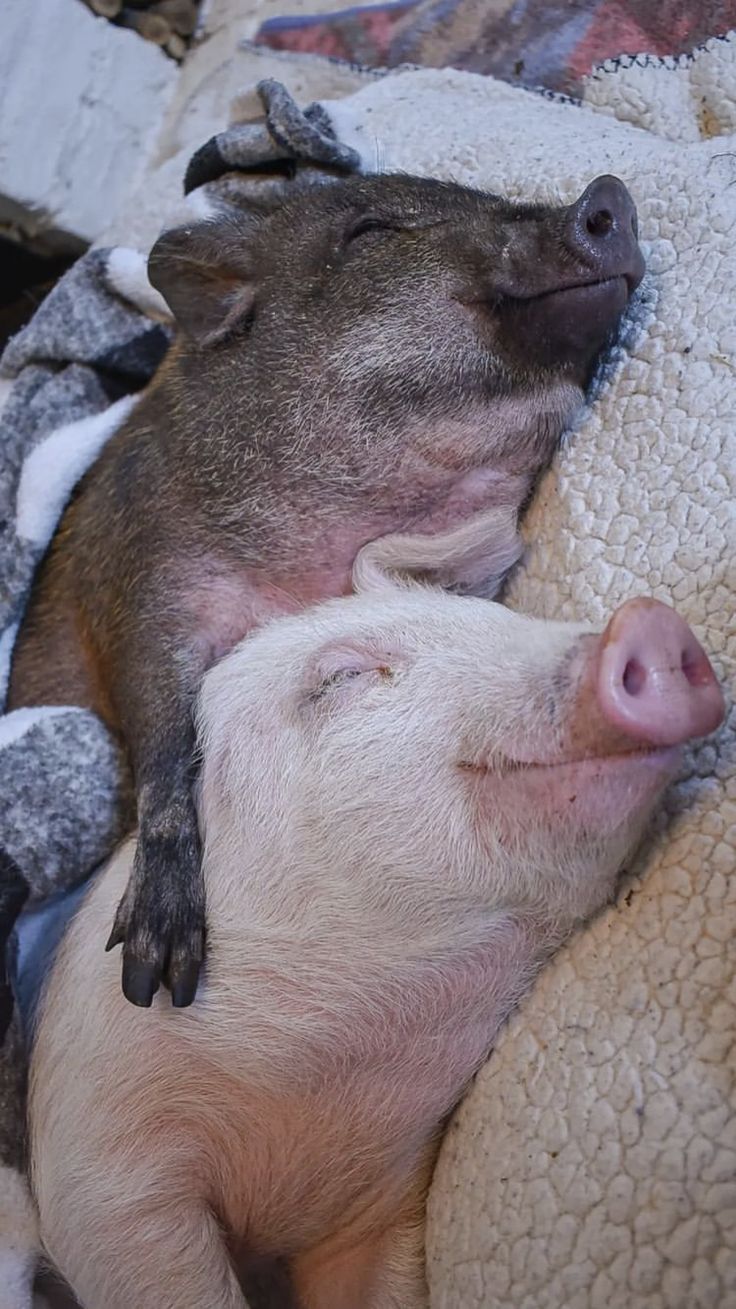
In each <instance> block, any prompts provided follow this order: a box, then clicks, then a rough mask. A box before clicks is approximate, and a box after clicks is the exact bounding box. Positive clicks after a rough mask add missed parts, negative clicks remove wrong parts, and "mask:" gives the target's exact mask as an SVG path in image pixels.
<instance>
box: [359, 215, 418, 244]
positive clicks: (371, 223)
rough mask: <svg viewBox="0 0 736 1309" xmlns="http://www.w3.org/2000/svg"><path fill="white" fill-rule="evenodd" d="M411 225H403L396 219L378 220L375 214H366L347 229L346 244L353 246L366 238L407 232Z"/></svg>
mask: <svg viewBox="0 0 736 1309" xmlns="http://www.w3.org/2000/svg"><path fill="white" fill-rule="evenodd" d="M408 229H409V224H403V223H402V222H401V221H400V220H399V219H396V218H378V217H377V216H376V215H375V214H364V215H363V216H362V217H361V218H358V219H356V221H355V222H354V223H352V224H351V226H350V227H349V228H348V229H347V231H346V233H345V237H344V244H345V245H346V246H347V245H351V244H352V242H353V241H359V240H360V238H361V237H365V236H385V235H390V234H392V233H397V232H406V231H407V230H408Z"/></svg>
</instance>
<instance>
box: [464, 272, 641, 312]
mask: <svg viewBox="0 0 736 1309" xmlns="http://www.w3.org/2000/svg"><path fill="white" fill-rule="evenodd" d="M620 282H625V284H626V296H627V299H628V297H629V296H630V295H631V294H632V293H633V291H634V290H635V289H636V286H637V285H638V281H637V279H636V278H635V277H634V276H632V275H631V274H629V273H626V272H621V273H611V274H610V276H609V277H591V278H590V279H589V280H588V281H581V282H569V283H567V284H566V285H564V286H553V287H550V288H549V290H547V291H536V292H534V293H533V294H532V295H510V294H509V293H508V292H504V291H499V292H498V294H497V295H496V296H495V297H488V296H474V297H472V298H470V297H468V298H466V297H458V299H459V300H460V303H461V304H464V305H466V306H467V307H468V308H475V309H489V308H491V309H495V310H503V309H507V310H511V309H514V308H520V307H529V306H530V305H535V304H543V303H544V302H545V301H547V300H554V298H555V297H556V296H570V297H571V298H572V297H574V295H575V293H576V292H585V291H596V290H598V289H602V288H606V287H613V286H615V285H616V284H617V283H620Z"/></svg>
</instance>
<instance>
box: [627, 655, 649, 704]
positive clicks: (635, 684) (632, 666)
mask: <svg viewBox="0 0 736 1309" xmlns="http://www.w3.org/2000/svg"><path fill="white" fill-rule="evenodd" d="M622 680H623V684H624V691H625V692H626V694H627V695H640V694H641V692H642V691H643V690H644V683H645V682H646V680H647V675H646V672H645V670H644V668H643V666H642V665H641V664H640V663H639V661H638V659H629V662H628V663H627V665H626V667H625V668H624V675H623V679H622Z"/></svg>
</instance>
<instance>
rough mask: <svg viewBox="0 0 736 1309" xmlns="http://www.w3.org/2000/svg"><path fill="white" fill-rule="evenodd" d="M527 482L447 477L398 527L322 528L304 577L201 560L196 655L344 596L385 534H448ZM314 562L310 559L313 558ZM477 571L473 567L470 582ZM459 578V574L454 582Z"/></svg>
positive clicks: (194, 576) (491, 476)
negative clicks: (357, 565)
mask: <svg viewBox="0 0 736 1309" xmlns="http://www.w3.org/2000/svg"><path fill="white" fill-rule="evenodd" d="M528 484H529V478H528V477H526V476H515V475H511V474H506V473H501V472H499V471H498V470H496V469H488V468H474V469H471V470H470V472H467V473H463V474H461V475H460V476H457V475H455V476H453V477H451V478H448V477H447V476H445V477H444V478H443V480H442V483H441V486H440V487H439V488H438V487H436V486H435V488H434V492H435V497H434V498H435V500H436V503H435V504H434V505H433V507H431V508H430V509H426V507H425V508H423V510H422V512H421V513H420V514H418V515H417V516H415V517H413V518H410V519H407V520H404V521H403V522H401V523H399V524H395V523H387V522H386V521H385V520H380V519H375V520H373V521H371V520H369V519H363V520H362V521H358V522H356V523H353V524H350V525H348V524H345V525H340V526H339V527H332V528H327V530H326V531H325V532H324V533H323V534H322V535H321V536H320V540H319V543H318V544H309V543H306V542H305V546H304V557H303V561H302V570H300V571H295V572H293V573H291V574H290V575H288V576H283V575H279V574H272V573H269V572H268V571H266V570H262V571H261V570H256V569H254V568H248V567H240V568H234V567H232V566H231V565H227V564H225V563H224V562H223V561H222V560H221V559H220V558H217V557H215V556H212V557H210V558H200V560H199V562H198V567H197V569H196V572H195V571H194V570H191V571H190V574H189V580H188V585H187V587H186V592H185V596H186V598H185V604H186V608H187V611H188V613H189V615H190V617H191V620H192V624H193V630H194V631H195V633H197V636H196V643H195V644H196V648H197V649H200V650H202V651H203V652H204V655H205V659H206V662H207V664H210V663H213V662H215V661H216V660H217V659H220V658H221V657H222V656H223V655H224V654H226V653H227V651H228V650H231V649H232V648H233V646H235V645H237V643H238V641H240V640H242V639H243V637H245V636H246V635H247V634H248V632H251V631H253V630H254V629H255V628H256V627H260V626H261V625H262V624H263V623H265V622H268V621H269V619H271V618H275V617H277V616H278V615H281V614H293V613H297V612H298V610H300V609H302V608H305V607H306V606H307V605H310V604H315V603H317V602H318V601H320V600H325V599H329V598H330V597H332V596H341V595H349V594H350V592H351V590H352V567H353V564H354V562H355V558H356V555H357V554H358V552H359V550H361V549H362V547H363V546H365V545H368V544H369V542H371V541H375V540H376V539H377V538H378V537H381V536H385V535H387V534H388V533H389V532H391V533H393V532H406V533H407V534H411V535H417V536H434V535H437V534H439V533H442V532H449V531H451V530H452V529H453V528H454V527H456V526H458V525H459V524H460V523H463V522H465V521H466V520H468V519H469V518H471V517H472V516H474V515H475V514H480V513H482V512H483V511H484V510H486V509H489V508H492V507H494V506H496V505H507V504H514V503H516V502H518V501H520V500H521V499H522V498H523V496H524V494H525V492H526V489H527V487H528ZM315 556H316V557H315ZM477 571H478V561H474V565H473V578H474V577H475V575H476V574H477ZM454 580H455V581H456V582H457V583H462V582H463V581H465V580H469V579H466V578H465V575H464V573H463V570H462V569H458V572H457V576H456V578H455V579H454Z"/></svg>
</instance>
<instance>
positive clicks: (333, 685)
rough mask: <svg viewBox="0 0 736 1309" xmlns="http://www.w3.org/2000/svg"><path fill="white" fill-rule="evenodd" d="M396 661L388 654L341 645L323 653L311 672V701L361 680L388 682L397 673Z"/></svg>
mask: <svg viewBox="0 0 736 1309" xmlns="http://www.w3.org/2000/svg"><path fill="white" fill-rule="evenodd" d="M396 664H397V659H396V656H395V655H392V654H389V653H388V652H387V651H380V652H379V651H375V650H371V649H370V648H369V647H368V646H361V645H357V644H356V645H352V644H347V643H345V642H340V643H338V644H335V645H330V646H327V647H326V648H325V649H324V650H322V651H320V653H319V655H318V656H317V658H316V659H315V661H314V664H313V665H312V667H311V668H310V670H309V675H308V679H307V680H308V686H307V692H308V697H309V699H310V700H311V701H316V700H321V699H322V698H323V697H324V696H326V695H328V694H329V693H332V692H336V691H339V690H341V689H343V688H345V687H348V686H351V685H354V684H355V683H356V682H357V681H358V680H359V679H360V678H363V677H371V678H373V679H383V680H388V679H390V678H392V677H393V675H394V672H395V670H396Z"/></svg>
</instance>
